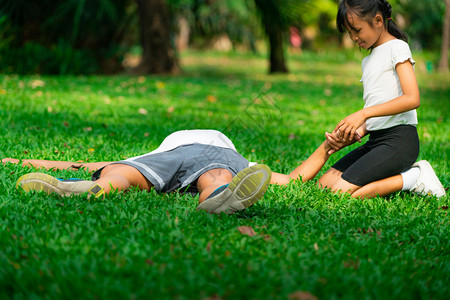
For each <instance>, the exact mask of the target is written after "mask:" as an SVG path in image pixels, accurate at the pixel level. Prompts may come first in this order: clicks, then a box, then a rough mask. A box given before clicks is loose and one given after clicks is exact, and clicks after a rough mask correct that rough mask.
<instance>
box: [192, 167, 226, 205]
mask: <svg viewBox="0 0 450 300" xmlns="http://www.w3.org/2000/svg"><path fill="white" fill-rule="evenodd" d="M232 179H233V174H231V172H230V171H229V170H227V169H212V170H209V171H207V172H205V173H203V174H202V175H201V176H200V177H199V178H198V180H197V188H198V190H199V191H200V197H199V202H200V203H202V202H203V201H205V199H206V198H208V196H209V195H211V193H212V192H214V191H215V190H216V189H217V188H219V187H221V186H223V185H225V184H229V183H230V182H231V180H232Z"/></svg>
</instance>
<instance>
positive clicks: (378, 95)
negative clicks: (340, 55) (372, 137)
mask: <svg viewBox="0 0 450 300" xmlns="http://www.w3.org/2000/svg"><path fill="white" fill-rule="evenodd" d="M407 60H409V61H410V62H411V64H413V65H414V64H415V63H416V62H415V61H414V60H413V59H412V54H411V50H410V49H409V46H408V44H407V43H406V42H404V41H402V40H398V39H396V40H391V41H388V42H386V43H384V44H382V45H380V46H378V47H376V48H374V49H373V50H372V53H371V54H370V55H368V56H367V57H365V58H364V60H363V62H362V79H361V81H362V83H363V85H364V103H365V105H364V107H370V106H374V105H377V104H382V103H385V102H388V101H390V100H392V99H394V98H397V97H399V96H401V95H403V92H402V88H401V85H400V80H399V78H398V74H397V71H396V70H395V67H396V65H397V64H398V63H402V62H405V61H407ZM402 124H409V125H414V126H415V125H417V112H416V110H415V109H413V110H410V111H407V112H403V113H400V114H397V115H392V116H385V117H374V118H370V119H367V120H366V128H367V130H369V131H373V130H380V129H385V128H391V127H394V126H397V125H402Z"/></svg>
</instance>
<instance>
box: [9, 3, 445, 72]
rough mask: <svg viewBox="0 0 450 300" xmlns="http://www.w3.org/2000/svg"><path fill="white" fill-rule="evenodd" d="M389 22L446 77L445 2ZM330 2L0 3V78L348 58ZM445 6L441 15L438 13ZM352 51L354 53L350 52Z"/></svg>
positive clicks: (275, 66)
mask: <svg viewBox="0 0 450 300" xmlns="http://www.w3.org/2000/svg"><path fill="white" fill-rule="evenodd" d="M389 2H390V3H391V5H392V7H393V20H394V21H395V22H396V23H397V24H398V25H399V26H400V27H401V28H403V29H404V31H405V32H406V33H407V34H408V36H409V38H410V41H409V42H410V45H411V47H412V50H413V51H416V52H419V51H420V52H421V53H429V56H430V57H431V58H430V60H429V61H428V62H427V68H428V69H429V70H430V71H434V70H439V71H443V72H445V71H447V70H448V44H449V38H448V36H449V32H448V30H449V26H450V25H449V18H450V15H449V13H448V10H449V6H450V5H449V2H450V1H449V0H391V1H389ZM337 3H338V1H336V0H314V1H313V0H227V1H223V0H89V1H88V0H0V72H1V73H6V74H11V73H13V74H59V75H64V74H114V73H124V72H126V73H130V74H176V73H179V72H182V71H183V60H182V58H181V57H182V56H181V54H182V53H183V52H184V51H228V52H230V51H238V52H248V53H252V54H254V55H264V56H266V57H267V60H268V66H269V67H268V68H269V69H268V72H269V73H279V72H282V73H287V72H289V70H288V68H287V63H286V62H287V61H288V60H289V57H290V54H292V53H296V55H301V53H304V52H305V51H308V52H323V51H329V52H332V51H338V50H341V49H349V48H351V49H355V48H357V47H355V45H354V44H353V43H352V42H351V41H350V40H349V38H348V37H347V36H346V35H342V34H339V32H338V31H337V30H336V26H335V16H336V12H337ZM446 6H447V7H446ZM355 51H359V50H358V49H355Z"/></svg>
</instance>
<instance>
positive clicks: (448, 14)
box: [438, 0, 450, 73]
mask: <svg viewBox="0 0 450 300" xmlns="http://www.w3.org/2000/svg"><path fill="white" fill-rule="evenodd" d="M449 44H450V0H445V19H444V25H443V28H442V47H441V60H440V61H439V67H438V69H439V71H441V72H445V73H447V72H448V48H449Z"/></svg>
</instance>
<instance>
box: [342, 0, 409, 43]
mask: <svg viewBox="0 0 450 300" xmlns="http://www.w3.org/2000/svg"><path fill="white" fill-rule="evenodd" d="M349 12H350V13H354V14H356V15H357V16H358V17H359V18H361V19H367V20H369V19H371V18H373V17H375V15H376V14H377V13H380V14H381V15H382V16H383V20H384V24H385V27H386V29H387V30H388V32H389V33H390V34H392V35H393V36H395V37H396V38H398V39H400V40H403V41H405V42H408V37H407V36H406V34H405V33H404V32H403V31H402V30H401V29H400V28H398V26H397V25H396V24H395V22H394V21H393V20H392V19H391V14H392V7H391V5H390V4H389V2H387V1H386V0H342V1H341V2H340V3H339V10H338V13H337V17H336V25H337V28H338V30H339V32H341V33H343V32H345V31H347V28H348V27H351V26H350V23H349V20H348V13H349ZM369 24H370V25H371V26H372V24H371V23H369Z"/></svg>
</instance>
